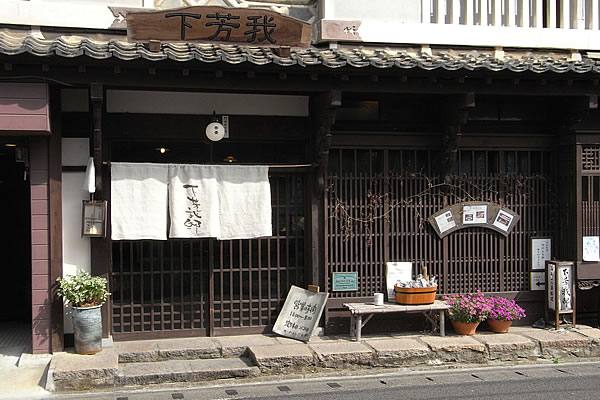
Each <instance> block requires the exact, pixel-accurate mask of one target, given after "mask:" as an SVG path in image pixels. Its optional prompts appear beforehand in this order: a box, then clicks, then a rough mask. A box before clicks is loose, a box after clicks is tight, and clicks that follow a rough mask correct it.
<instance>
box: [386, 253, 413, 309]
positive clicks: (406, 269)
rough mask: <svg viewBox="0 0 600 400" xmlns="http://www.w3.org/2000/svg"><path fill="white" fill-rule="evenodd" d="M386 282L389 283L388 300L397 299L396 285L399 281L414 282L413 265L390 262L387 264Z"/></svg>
mask: <svg viewBox="0 0 600 400" xmlns="http://www.w3.org/2000/svg"><path fill="white" fill-rule="evenodd" d="M385 269H386V273H385V278H386V279H385V280H386V283H387V291H388V300H390V301H393V300H395V299H396V294H395V293H394V285H395V284H396V282H398V281H410V280H412V263H411V262H403V261H390V262H387V263H386V264H385Z"/></svg>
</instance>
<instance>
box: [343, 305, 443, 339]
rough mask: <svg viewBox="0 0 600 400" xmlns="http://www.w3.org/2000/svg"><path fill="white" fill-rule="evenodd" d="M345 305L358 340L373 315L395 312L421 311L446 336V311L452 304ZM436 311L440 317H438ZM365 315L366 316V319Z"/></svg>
mask: <svg viewBox="0 0 600 400" xmlns="http://www.w3.org/2000/svg"><path fill="white" fill-rule="evenodd" d="M344 307H346V308H347V309H349V310H350V337H351V338H352V339H354V340H356V341H360V331H361V329H362V328H363V326H365V325H366V324H367V322H369V320H370V319H371V318H372V317H373V315H375V314H387V313H395V312H420V313H422V314H423V315H424V316H425V318H427V320H429V322H431V325H432V326H433V329H434V330H439V332H440V336H446V330H445V328H444V312H445V311H446V310H447V309H449V308H450V306H449V305H448V304H446V303H445V302H443V301H440V300H436V301H435V302H434V303H433V304H427V305H422V306H404V305H400V304H396V303H385V304H384V305H382V306H376V305H374V304H373V303H344ZM436 313H437V314H438V318H436ZM363 315H365V316H366V318H365V319H364V321H363Z"/></svg>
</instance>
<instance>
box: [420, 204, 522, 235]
mask: <svg viewBox="0 0 600 400" xmlns="http://www.w3.org/2000/svg"><path fill="white" fill-rule="evenodd" d="M519 218H520V217H519V215H518V214H517V213H515V212H514V211H512V210H511V209H509V208H506V207H503V206H501V205H500V204H497V203H491V202H488V201H467V202H464V203H458V204H453V205H451V206H449V207H446V208H443V209H441V210H440V211H438V212H436V213H435V214H433V215H432V216H430V217H429V218H427V221H429V223H430V224H431V226H433V229H434V230H435V231H436V233H437V234H438V235H439V236H440V238H443V237H444V236H447V235H449V234H450V233H452V232H454V231H457V230H459V229H463V228H472V227H476V226H480V227H484V228H489V229H492V230H495V231H497V232H500V233H501V234H503V235H504V236H508V234H509V233H510V232H511V231H512V230H513V228H514V227H515V225H516V223H517V222H518V221H519Z"/></svg>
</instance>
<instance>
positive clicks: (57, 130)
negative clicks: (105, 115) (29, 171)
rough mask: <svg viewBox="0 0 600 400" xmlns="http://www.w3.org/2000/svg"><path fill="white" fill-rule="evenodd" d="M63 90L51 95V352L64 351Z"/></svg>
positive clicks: (55, 91)
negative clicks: (60, 288)
mask: <svg viewBox="0 0 600 400" xmlns="http://www.w3.org/2000/svg"><path fill="white" fill-rule="evenodd" d="M60 104H61V101H60V88H57V87H55V88H52V91H51V93H50V110H51V112H50V116H51V118H52V119H51V121H50V124H51V131H52V133H51V135H50V137H49V138H48V140H49V142H48V178H49V179H48V194H49V195H48V203H49V204H48V206H49V213H48V222H49V225H48V228H49V232H48V235H49V237H50V249H49V250H50V276H49V280H50V282H49V283H50V299H51V302H52V303H51V310H52V311H51V314H52V322H51V339H50V340H51V348H52V352H53V353H56V352H60V351H63V349H64V317H63V314H64V311H63V300H62V298H60V297H58V296H57V294H56V292H57V290H58V283H57V282H56V278H58V277H62V272H63V271H62V265H63V252H62V115H61V107H60Z"/></svg>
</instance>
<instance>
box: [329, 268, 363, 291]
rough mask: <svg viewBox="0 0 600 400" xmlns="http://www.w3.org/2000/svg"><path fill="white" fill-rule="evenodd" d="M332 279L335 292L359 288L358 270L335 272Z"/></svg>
mask: <svg viewBox="0 0 600 400" xmlns="http://www.w3.org/2000/svg"><path fill="white" fill-rule="evenodd" d="M332 281H333V285H332V287H333V291H334V292H342V291H352V290H358V272H334V273H333V280H332Z"/></svg>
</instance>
